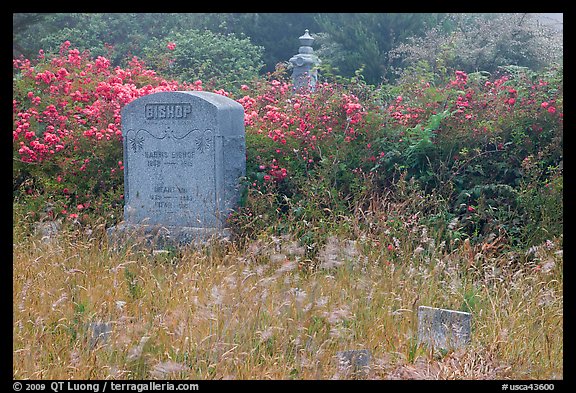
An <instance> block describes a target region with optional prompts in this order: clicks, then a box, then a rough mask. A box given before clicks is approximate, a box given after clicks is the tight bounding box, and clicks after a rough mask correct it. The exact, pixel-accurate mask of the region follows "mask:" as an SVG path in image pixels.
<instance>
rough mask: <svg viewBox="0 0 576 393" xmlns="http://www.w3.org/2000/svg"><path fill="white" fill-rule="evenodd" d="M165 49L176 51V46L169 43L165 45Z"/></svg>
mask: <svg viewBox="0 0 576 393" xmlns="http://www.w3.org/2000/svg"><path fill="white" fill-rule="evenodd" d="M166 48H168V49H169V50H174V49H176V44H175V43H174V42H169V43H168V44H167V45H166Z"/></svg>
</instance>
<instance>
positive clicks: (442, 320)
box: [418, 306, 472, 350]
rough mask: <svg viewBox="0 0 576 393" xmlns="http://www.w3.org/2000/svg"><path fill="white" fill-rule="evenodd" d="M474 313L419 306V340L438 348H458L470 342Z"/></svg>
mask: <svg viewBox="0 0 576 393" xmlns="http://www.w3.org/2000/svg"><path fill="white" fill-rule="evenodd" d="M471 324H472V314H470V313H467V312H462V311H453V310H446V309H442V308H433V307H427V306H420V307H418V342H419V343H424V344H427V345H430V346H432V347H434V348H437V349H446V350H449V349H458V348H461V347H464V346H466V345H467V344H468V343H469V342H470V332H471Z"/></svg>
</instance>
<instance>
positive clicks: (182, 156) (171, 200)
mask: <svg viewBox="0 0 576 393" xmlns="http://www.w3.org/2000/svg"><path fill="white" fill-rule="evenodd" d="M122 135H123V138H124V142H123V143H124V189H125V190H124V200H125V205H124V222H123V223H121V224H120V225H118V226H117V227H114V228H112V229H111V230H109V234H113V235H115V236H118V235H124V237H125V236H126V235H128V236H131V237H132V238H135V237H136V236H137V235H136V234H138V235H141V236H144V238H145V239H147V240H148V241H149V242H154V243H155V244H165V243H169V244H186V243H190V242H194V241H197V240H207V239H208V238H210V237H212V236H214V235H217V236H227V235H228V233H227V229H226V219H227V217H228V215H229V214H230V212H232V211H233V210H234V208H235V207H236V206H237V204H238V201H239V197H240V192H241V190H240V184H239V179H240V178H241V177H243V176H244V175H245V172H246V144H245V133H244V109H243V107H242V105H240V104H239V103H237V102H236V101H234V100H231V99H229V98H227V97H224V96H222V95H219V94H216V93H210V92H198V91H191V92H188V91H177V92H161V93H154V94H150V95H147V96H144V97H141V98H139V99H136V100H134V101H133V102H131V103H130V104H128V105H126V106H125V107H124V108H123V109H122ZM141 236H140V237H139V238H140V239H142V237H141Z"/></svg>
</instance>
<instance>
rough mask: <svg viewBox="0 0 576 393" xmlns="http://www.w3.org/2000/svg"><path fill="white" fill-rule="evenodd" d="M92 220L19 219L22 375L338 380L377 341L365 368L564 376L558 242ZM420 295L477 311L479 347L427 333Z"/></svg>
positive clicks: (399, 373) (439, 375) (18, 363)
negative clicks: (40, 230)
mask: <svg viewBox="0 0 576 393" xmlns="http://www.w3.org/2000/svg"><path fill="white" fill-rule="evenodd" d="M97 232H98V231H97V230H96V231H94V233H93V234H92V236H90V237H88V236H85V235H83V234H80V233H79V232H69V231H62V232H61V233H60V234H59V235H58V236H57V237H55V238H53V239H52V240H51V241H49V242H47V241H43V240H41V239H40V237H32V238H30V237H24V236H20V235H19V234H18V233H17V231H16V230H15V232H14V245H13V252H14V259H13V272H14V279H13V303H14V319H13V320H14V325H13V346H14V352H13V364H14V368H13V374H14V377H15V378H22V379H26V378H31V379H68V378H72V379H106V378H113V379H153V378H159V379H171V378H174V379H341V378H342V379H344V378H353V377H355V376H353V375H352V376H351V375H349V374H346V373H345V372H344V370H342V369H341V368H339V365H338V358H337V356H336V355H337V352H338V351H343V350H349V349H368V350H369V351H370V353H371V361H370V369H369V372H368V374H367V375H364V376H362V378H369V379H508V378H511V379H562V378H563V368H562V363H563V362H562V360H563V341H562V336H563V291H562V282H563V276H562V270H563V259H562V251H561V250H559V249H558V248H559V247H558V246H556V244H555V243H554V242H549V243H547V244H543V245H542V246H540V247H536V248H533V249H531V250H527V252H526V254H529V255H528V256H527V255H526V254H518V253H497V254H495V255H490V254H489V251H488V250H486V249H485V250H484V251H482V250H481V249H480V248H477V249H473V248H472V247H470V246H469V245H468V244H464V245H463V246H462V248H461V249H460V250H457V251H455V252H452V253H446V252H444V251H443V249H442V246H441V245H436V244H434V242H433V241H430V239H428V243H426V242H423V243H421V244H419V245H418V247H416V246H414V247H413V246H411V245H410V244H404V245H402V246H401V249H399V250H397V251H395V252H390V251H389V250H388V249H387V248H386V247H383V246H381V245H380V244H378V242H377V241H375V240H374V239H372V240H370V239H368V238H364V239H362V238H360V239H354V240H352V239H344V238H342V239H338V238H336V237H332V238H329V239H328V241H327V242H326V244H324V245H322V247H321V249H320V251H319V253H318V259H317V261H315V263H312V262H311V261H307V260H306V259H305V257H304V251H305V250H304V249H303V248H302V247H301V246H300V244H299V243H298V242H297V241H295V240H294V239H290V238H287V237H285V238H274V237H270V238H263V239H261V240H259V241H255V242H246V244H245V245H243V246H240V245H239V244H240V243H234V244H233V243H226V244H221V243H220V244H216V243H215V244H211V245H208V246H206V247H204V248H202V249H195V248H186V249H182V250H178V251H170V252H153V251H143V250H137V249H135V248H126V249H124V250H120V251H118V250H112V249H110V248H109V247H108V246H107V243H106V242H105V241H103V236H102V235H98V234H97ZM423 246H424V247H423ZM419 305H427V306H433V307H441V308H449V309H455V310H463V311H469V312H471V313H472V314H473V326H472V329H473V330H472V342H471V343H470V345H469V346H468V347H466V348H465V349H464V350H459V351H456V352H449V353H433V352H432V351H430V350H428V349H427V348H426V347H424V346H423V345H419V344H418V343H417V340H416V337H417V335H416V329H417V326H416V322H417V316H416V310H417V307H418V306H419ZM98 333H103V334H102V335H101V336H100V338H99V339H97V334H98Z"/></svg>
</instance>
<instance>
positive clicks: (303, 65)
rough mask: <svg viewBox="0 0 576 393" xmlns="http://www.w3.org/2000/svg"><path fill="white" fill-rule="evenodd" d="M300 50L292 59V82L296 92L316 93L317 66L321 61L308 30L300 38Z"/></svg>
mask: <svg viewBox="0 0 576 393" xmlns="http://www.w3.org/2000/svg"><path fill="white" fill-rule="evenodd" d="M299 40H300V44H301V46H300V48H299V49H298V54H296V55H294V56H292V57H291V58H290V63H291V64H292V67H293V69H292V82H293V84H294V90H295V91H296V92H300V93H305V92H308V91H314V89H315V87H316V82H317V81H318V70H317V68H316V67H317V66H318V64H320V62H321V61H320V59H319V58H318V56H316V55H315V54H314V49H313V48H312V42H313V41H314V38H313V37H312V36H311V35H310V34H308V29H306V31H305V32H304V35H303V36H300V38H299Z"/></svg>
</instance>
